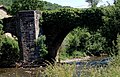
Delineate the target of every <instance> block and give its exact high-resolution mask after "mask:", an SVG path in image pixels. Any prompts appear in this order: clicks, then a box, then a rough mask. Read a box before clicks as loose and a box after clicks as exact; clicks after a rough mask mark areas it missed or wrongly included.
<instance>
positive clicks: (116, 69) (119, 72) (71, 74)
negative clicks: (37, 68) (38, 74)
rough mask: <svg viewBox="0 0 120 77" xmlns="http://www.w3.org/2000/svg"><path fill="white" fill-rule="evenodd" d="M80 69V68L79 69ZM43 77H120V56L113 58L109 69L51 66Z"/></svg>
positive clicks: (66, 65) (43, 73) (44, 72)
mask: <svg viewBox="0 0 120 77" xmlns="http://www.w3.org/2000/svg"><path fill="white" fill-rule="evenodd" d="M77 69H79V68H77ZM42 75H43V76H42V77H120V55H118V56H115V57H113V60H112V61H111V63H110V64H109V65H108V66H107V67H99V68H86V66H84V67H83V69H82V70H76V65H74V64H73V65H68V64H65V65H60V64H59V65H58V64H55V65H54V66H52V65H50V66H48V67H47V68H46V70H45V71H43V72H42Z"/></svg>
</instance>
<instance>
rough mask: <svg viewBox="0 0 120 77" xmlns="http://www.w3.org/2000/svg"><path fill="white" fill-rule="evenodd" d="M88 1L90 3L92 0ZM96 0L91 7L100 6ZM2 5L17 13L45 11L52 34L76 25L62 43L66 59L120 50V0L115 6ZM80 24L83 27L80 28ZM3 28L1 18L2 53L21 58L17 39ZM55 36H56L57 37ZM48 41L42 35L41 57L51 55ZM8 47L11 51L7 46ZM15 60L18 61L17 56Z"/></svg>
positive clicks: (8, 1)
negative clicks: (8, 36) (13, 38)
mask: <svg viewBox="0 0 120 77" xmlns="http://www.w3.org/2000/svg"><path fill="white" fill-rule="evenodd" d="M86 1H87V2H89V3H90V0H86ZM96 1H97V2H95V3H94V4H92V3H90V4H91V6H96V5H97V3H98V2H99V1H100V0H96ZM0 4H3V5H5V6H8V7H9V12H10V13H11V14H13V15H14V14H16V13H17V12H18V11H20V10H42V12H43V14H42V19H43V20H42V23H41V25H42V26H43V27H45V28H49V27H50V28H51V29H53V30H52V31H51V33H55V32H60V31H61V29H63V28H64V27H65V26H67V28H68V29H69V27H70V26H72V27H74V28H75V29H74V30H73V31H72V29H73V28H72V29H70V31H71V32H70V31H69V32H70V33H69V32H68V33H69V34H68V35H67V37H66V38H65V40H64V42H63V44H62V46H61V49H60V52H61V53H60V55H62V56H61V58H63V59H64V58H68V57H81V56H86V55H89V53H90V54H94V53H95V52H96V51H102V53H107V54H108V55H111V54H118V53H119V48H118V45H117V43H118V41H117V39H118V38H117V37H119V36H118V34H119V33H120V19H119V18H120V6H119V4H120V1H119V0H118V1H117V2H116V3H115V5H112V6H106V7H94V8H88V9H74V8H70V7H67V6H66V7H63V6H60V5H57V4H51V3H49V2H46V1H41V0H24V1H23V0H0ZM60 8H62V9H60ZM43 10H44V11H43ZM78 26H79V28H77V27H78ZM2 27H3V25H2V21H0V53H1V54H3V53H5V54H6V55H8V52H9V53H13V52H14V54H12V55H16V56H18V57H19V55H18V54H19V49H18V45H17V43H16V41H15V40H12V39H10V38H6V37H5V35H4V31H3V30H2ZM48 30H49V29H48ZM55 37H56V36H53V38H55ZM8 39H9V41H8ZM11 41H12V43H11ZM44 42H45V36H41V37H40V38H39V39H38V43H37V44H38V45H39V46H40V52H42V54H41V55H40V56H42V57H43V56H45V55H46V54H47V47H46V45H45V44H44ZM7 46H8V50H7V49H5V47H7ZM88 52H89V53H88ZM0 56H1V55H0ZM1 58H2V57H1ZM6 58H7V56H6ZM2 60H6V59H5V58H4V59H2ZM7 60H8V59H7ZM11 60H12V61H13V60H14V58H12V57H11ZM8 61H9V60H8ZM15 61H17V60H16V59H15ZM1 62H2V61H1Z"/></svg>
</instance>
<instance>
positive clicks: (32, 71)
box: [0, 68, 40, 77]
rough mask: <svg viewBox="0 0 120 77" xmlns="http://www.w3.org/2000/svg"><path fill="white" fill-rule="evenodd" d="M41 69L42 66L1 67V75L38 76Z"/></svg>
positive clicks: (0, 76) (5, 76)
mask: <svg viewBox="0 0 120 77" xmlns="http://www.w3.org/2000/svg"><path fill="white" fill-rule="evenodd" d="M39 70H40V68H1V69H0V77H36V75H38V73H39ZM39 75H40V74H39ZM38 77H40V76H38Z"/></svg>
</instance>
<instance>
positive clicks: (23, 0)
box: [10, 0, 43, 15]
mask: <svg viewBox="0 0 120 77" xmlns="http://www.w3.org/2000/svg"><path fill="white" fill-rule="evenodd" d="M42 9H43V2H42V1H41V0H16V1H14V2H13V4H12V6H11V11H10V12H11V14H13V15H14V14H16V13H17V12H18V11H20V10H42Z"/></svg>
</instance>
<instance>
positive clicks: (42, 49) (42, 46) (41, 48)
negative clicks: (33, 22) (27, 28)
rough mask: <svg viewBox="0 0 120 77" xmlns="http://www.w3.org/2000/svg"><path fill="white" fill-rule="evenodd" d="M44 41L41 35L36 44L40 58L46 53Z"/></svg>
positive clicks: (44, 38)
mask: <svg viewBox="0 0 120 77" xmlns="http://www.w3.org/2000/svg"><path fill="white" fill-rule="evenodd" d="M45 40H46V37H45V36H44V35H41V36H40V37H39V38H38V39H37V42H36V43H37V46H38V47H39V53H40V57H45V56H46V54H47V53H48V51H47V47H46V44H45Z"/></svg>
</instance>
